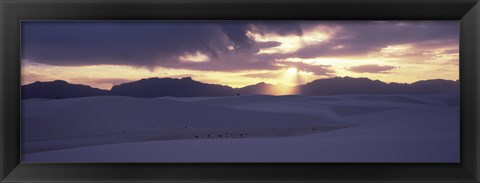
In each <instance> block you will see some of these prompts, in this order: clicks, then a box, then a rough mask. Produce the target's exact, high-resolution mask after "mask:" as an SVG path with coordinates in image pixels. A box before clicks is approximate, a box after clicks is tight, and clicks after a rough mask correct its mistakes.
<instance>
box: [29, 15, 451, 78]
mask: <svg viewBox="0 0 480 183" xmlns="http://www.w3.org/2000/svg"><path fill="white" fill-rule="evenodd" d="M320 24H321V25H325V26H331V27H339V28H340V29H339V31H338V32H336V34H335V35H334V36H333V37H332V38H331V39H330V40H329V41H328V42H325V43H322V44H317V45H307V46H305V47H303V48H301V49H300V50H298V51H296V52H294V53H288V54H267V55H258V54H257V53H258V51H259V50H260V49H262V48H269V47H276V46H279V45H281V44H282V43H281V42H277V41H269V42H255V41H254V40H252V39H251V38H250V37H248V36H247V32H249V31H252V32H256V33H259V34H262V35H264V34H266V33H276V34H278V35H298V36H302V35H305V34H307V33H308V30H309V29H310V28H312V27H315V26H317V25H320ZM22 31H23V36H22V46H23V49H22V59H23V60H26V61H31V62H34V63H35V62H36V63H43V64H49V65H61V66H80V65H99V64H111V65H128V66H134V67H147V68H155V67H157V66H162V67H170V68H186V69H198V70H245V69H247V70H252V69H253V70H255V69H264V70H265V69H267V70H268V69H278V68H280V67H279V66H277V65H276V64H275V60H276V59H282V58H288V57H299V58H311V57H319V56H348V55H359V54H366V53H367V52H369V51H372V50H378V49H380V48H382V47H385V46H386V45H391V44H402V43H411V42H421V41H428V40H440V41H439V43H438V44H441V43H442V41H441V40H458V22H431V21H430V22H406V23H405V22H364V21H359V22H343V21H335V22H313V21H312V22H299V21H289V22H286V21H265V22H263V21H262V22H256V21H253V22H247V21H193V22H192V21H140V22H138V21H131V22H130V21H118V22H115V21H111V22H102V21H99V22H93V21H78V22H72V21H70V22H62V21H60V22H58V21H57V22H44V21H42V22H23V24H22ZM338 45H342V46H343V48H341V49H335V47H336V46H338ZM232 48H233V49H232ZM198 52H201V53H203V54H205V55H207V56H208V57H209V58H210V61H209V62H202V63H193V62H181V61H179V59H178V57H179V56H182V55H185V54H195V53H198ZM299 67H301V66H299ZM306 67H309V66H306ZM299 69H300V68H299ZM309 69H310V70H314V68H309ZM317 69H318V68H317ZM315 72H318V74H319V75H323V74H322V73H325V72H324V70H319V71H315Z"/></svg>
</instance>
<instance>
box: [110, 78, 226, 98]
mask: <svg viewBox="0 0 480 183" xmlns="http://www.w3.org/2000/svg"><path fill="white" fill-rule="evenodd" d="M110 94H111V95H119V96H131V97H146V98H150V97H161V96H172V97H197V96H232V95H235V94H236V93H235V90H234V89H233V88H231V87H229V86H222V85H216V84H205V83H201V82H198V81H194V80H192V78H190V77H186V78H182V79H172V78H149V79H141V80H138V81H134V82H130V83H123V84H120V85H116V86H113V87H112V89H111V90H110Z"/></svg>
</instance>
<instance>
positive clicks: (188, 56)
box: [178, 47, 230, 62]
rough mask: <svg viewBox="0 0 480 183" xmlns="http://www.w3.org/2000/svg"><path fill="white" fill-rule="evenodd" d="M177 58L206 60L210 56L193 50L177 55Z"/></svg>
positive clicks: (185, 60) (192, 60) (196, 60)
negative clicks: (191, 52)
mask: <svg viewBox="0 0 480 183" xmlns="http://www.w3.org/2000/svg"><path fill="white" fill-rule="evenodd" d="M229 48H230V47H229ZM178 59H179V60H180V61H182V62H207V61H209V60H210V58H209V57H208V56H207V55H205V54H203V53H202V52H199V51H197V52H195V53H194V54H185V55H182V56H180V57H178Z"/></svg>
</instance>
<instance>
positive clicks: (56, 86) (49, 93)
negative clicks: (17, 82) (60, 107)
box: [22, 80, 109, 99]
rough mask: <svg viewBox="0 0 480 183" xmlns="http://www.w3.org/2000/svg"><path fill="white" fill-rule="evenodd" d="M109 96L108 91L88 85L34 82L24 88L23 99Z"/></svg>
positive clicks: (57, 81)
mask: <svg viewBox="0 0 480 183" xmlns="http://www.w3.org/2000/svg"><path fill="white" fill-rule="evenodd" d="M103 95H109V91H108V90H101V89H98V88H92V87H90V86H86V85H79V84H70V83H67V82H66V81H61V80H55V81H50V82H39V81H37V82H34V83H31V84H28V85H25V86H22V98H24V99H27V98H51V99H54V98H76V97H88V96H103Z"/></svg>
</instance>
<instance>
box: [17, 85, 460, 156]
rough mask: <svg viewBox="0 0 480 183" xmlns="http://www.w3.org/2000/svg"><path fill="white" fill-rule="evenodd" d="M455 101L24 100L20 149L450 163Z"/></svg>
mask: <svg viewBox="0 0 480 183" xmlns="http://www.w3.org/2000/svg"><path fill="white" fill-rule="evenodd" d="M456 103H458V95H456V94H436V95H419V96H415V95H405V96H402V95H337V96H266V95H252V96H239V97H237V96H235V97H198V98H196V97H195V98H175V97H159V98H155V99H142V98H130V97H85V98H75V99H61V100H43V99H29V100H24V102H23V104H24V105H23V106H24V114H23V120H24V121H23V126H22V127H23V130H24V133H23V134H24V136H23V139H24V141H23V149H24V151H23V153H24V161H29V162H46V161H47V162H85V161H86V162H98V161H100V162H125V161H126V162H152V161H153V162H457V161H458V160H459V150H458V148H459V133H458V132H459V118H458V116H459V108H458V105H454V104H456ZM452 104H453V105H452ZM188 152H190V153H188ZM193 152H195V153H193ZM85 154H88V156H84V155H85ZM112 154H114V155H112Z"/></svg>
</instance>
